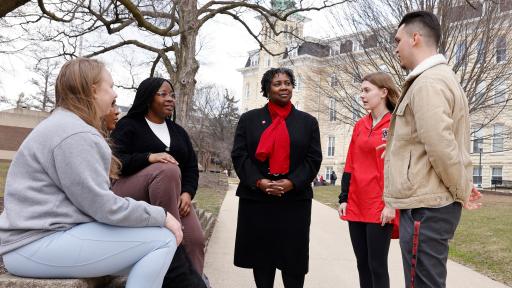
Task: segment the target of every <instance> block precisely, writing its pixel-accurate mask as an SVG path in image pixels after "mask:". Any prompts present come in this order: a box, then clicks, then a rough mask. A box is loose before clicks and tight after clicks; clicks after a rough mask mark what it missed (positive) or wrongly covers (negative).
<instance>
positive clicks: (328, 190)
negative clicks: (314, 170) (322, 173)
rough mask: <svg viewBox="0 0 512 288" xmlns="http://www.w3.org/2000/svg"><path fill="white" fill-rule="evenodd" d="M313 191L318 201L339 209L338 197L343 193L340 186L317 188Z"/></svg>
mask: <svg viewBox="0 0 512 288" xmlns="http://www.w3.org/2000/svg"><path fill="white" fill-rule="evenodd" d="M313 191H314V193H313V194H314V196H315V200H316V201H319V202H321V203H324V204H325V205H327V206H330V207H332V208H334V209H338V206H339V204H338V196H339V195H340V192H341V187H340V186H316V187H314V188H313Z"/></svg>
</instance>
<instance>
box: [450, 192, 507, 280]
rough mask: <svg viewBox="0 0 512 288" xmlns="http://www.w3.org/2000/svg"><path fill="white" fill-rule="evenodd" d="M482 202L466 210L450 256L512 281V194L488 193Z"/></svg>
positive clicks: (486, 272)
mask: <svg viewBox="0 0 512 288" xmlns="http://www.w3.org/2000/svg"><path fill="white" fill-rule="evenodd" d="M482 203H483V207H482V208H480V209H478V210H474V211H467V210H465V211H463V213H462V219H461V221H460V224H459V227H458V228H457V231H456V233H455V237H454V239H453V240H452V241H451V243H450V258H451V259H452V260H455V261H457V262H459V263H464V264H465V265H467V266H470V267H472V268H474V269H475V270H478V271H480V272H481V273H483V274H486V275H487V276H489V277H491V278H493V279H496V280H498V281H500V282H504V283H506V284H507V285H512V232H511V231H512V230H511V229H512V197H511V196H498V195H490V194H486V195H484V198H483V199H482Z"/></svg>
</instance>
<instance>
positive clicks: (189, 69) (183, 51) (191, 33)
mask: <svg viewBox="0 0 512 288" xmlns="http://www.w3.org/2000/svg"><path fill="white" fill-rule="evenodd" d="M178 6H179V7H178V11H179V15H180V23H182V25H183V26H182V27H181V26H180V29H182V31H183V32H182V33H181V34H180V44H179V45H180V49H178V51H176V52H177V54H176V87H175V88H176V90H177V92H178V97H179V99H178V103H177V104H178V105H177V109H176V111H177V115H176V116H177V117H176V120H177V122H178V123H180V125H182V126H183V127H187V126H188V123H187V122H188V116H189V115H188V114H189V112H190V106H191V102H192V101H191V100H192V96H193V95H194V91H195V87H196V80H195V76H196V74H197V70H198V69H199V62H198V61H197V60H196V39H197V34H198V25H199V24H198V19H197V17H198V15H197V1H192V0H189V1H181V2H180V4H178Z"/></svg>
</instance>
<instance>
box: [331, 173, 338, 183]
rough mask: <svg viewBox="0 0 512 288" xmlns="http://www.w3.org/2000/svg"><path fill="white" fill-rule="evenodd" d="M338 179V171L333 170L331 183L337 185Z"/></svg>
mask: <svg viewBox="0 0 512 288" xmlns="http://www.w3.org/2000/svg"><path fill="white" fill-rule="evenodd" d="M336 180H338V176H336V172H334V171H332V172H331V185H332V186H334V185H336Z"/></svg>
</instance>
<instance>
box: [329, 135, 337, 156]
mask: <svg viewBox="0 0 512 288" xmlns="http://www.w3.org/2000/svg"><path fill="white" fill-rule="evenodd" d="M335 140H336V138H335V137H334V136H329V142H328V144H327V156H329V157H333V156H334V142H335Z"/></svg>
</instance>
